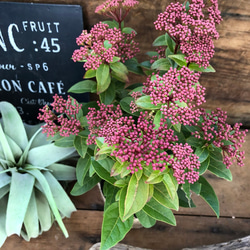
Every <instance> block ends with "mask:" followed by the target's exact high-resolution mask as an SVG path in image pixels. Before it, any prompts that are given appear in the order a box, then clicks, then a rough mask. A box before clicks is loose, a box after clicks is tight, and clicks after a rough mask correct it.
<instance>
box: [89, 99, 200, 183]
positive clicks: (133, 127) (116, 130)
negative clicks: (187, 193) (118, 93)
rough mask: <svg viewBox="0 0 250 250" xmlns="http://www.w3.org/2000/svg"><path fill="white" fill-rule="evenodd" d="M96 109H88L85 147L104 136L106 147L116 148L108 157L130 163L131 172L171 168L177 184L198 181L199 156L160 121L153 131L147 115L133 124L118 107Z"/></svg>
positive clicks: (150, 120)
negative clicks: (87, 137)
mask: <svg viewBox="0 0 250 250" xmlns="http://www.w3.org/2000/svg"><path fill="white" fill-rule="evenodd" d="M99 106H100V110H95V109H94V108H90V111H89V113H88V115H87V118H88V123H89V128H90V135H89V139H88V144H91V143H93V140H94V139H95V138H96V137H105V142H106V143H107V144H108V145H110V146H115V149H114V151H113V152H112V153H111V155H112V156H115V157H116V158H118V159H119V160H120V161H122V162H129V166H128V169H129V170H131V173H135V172H137V171H138V170H140V169H143V168H144V167H146V166H150V167H152V169H153V170H161V171H164V170H165V169H166V168H173V170H174V176H175V177H176V179H177V181H178V182H179V183H185V180H187V181H188V182H189V183H194V182H195V181H197V180H198V178H199V173H198V172H197V169H199V166H200V163H199V161H198V157H196V155H194V154H193V150H192V149H191V147H190V146H188V145H187V144H185V145H182V144H177V143H176V141H177V140H178V138H177V136H175V135H174V131H173V130H172V129H168V128H167V124H165V123H163V122H161V126H160V127H159V128H158V129H154V125H153V119H152V118H151V116H150V115H149V114H148V113H147V112H145V113H141V114H140V116H139V118H138V120H137V121H135V120H134V119H133V118H132V117H127V116H122V113H121V110H120V107H119V106H118V107H117V108H116V110H114V107H113V106H112V105H108V106H106V107H105V105H103V104H99ZM112 109H113V111H112ZM167 151H169V152H173V153H170V154H169V153H167Z"/></svg>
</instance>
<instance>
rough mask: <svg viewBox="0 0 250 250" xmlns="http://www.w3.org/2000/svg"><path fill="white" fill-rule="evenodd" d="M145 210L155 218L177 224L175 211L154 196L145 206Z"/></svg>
mask: <svg viewBox="0 0 250 250" xmlns="http://www.w3.org/2000/svg"><path fill="white" fill-rule="evenodd" d="M143 211H144V212H145V213H146V214H147V215H149V216H150V217H152V218H153V219H155V220H159V221H163V222H165V223H167V224H170V225H173V226H175V225H176V220H175V217H174V214H173V212H172V211H171V210H170V209H169V208H167V207H165V206H163V205H161V204H160V203H159V202H157V201H156V200H155V199H154V198H151V200H150V201H149V202H148V203H147V204H146V205H145V206H144V208H143Z"/></svg>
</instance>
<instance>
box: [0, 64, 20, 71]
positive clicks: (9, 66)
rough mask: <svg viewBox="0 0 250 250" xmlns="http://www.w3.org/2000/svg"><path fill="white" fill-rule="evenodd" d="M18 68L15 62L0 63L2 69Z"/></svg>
mask: <svg viewBox="0 0 250 250" xmlns="http://www.w3.org/2000/svg"><path fill="white" fill-rule="evenodd" d="M1 69H3V70H16V67H15V65H13V64H0V70H1Z"/></svg>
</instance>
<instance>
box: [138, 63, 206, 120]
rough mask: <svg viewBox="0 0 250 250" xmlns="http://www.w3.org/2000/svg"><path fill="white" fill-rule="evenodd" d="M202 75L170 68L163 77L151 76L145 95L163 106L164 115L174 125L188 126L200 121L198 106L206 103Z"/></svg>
mask: <svg viewBox="0 0 250 250" xmlns="http://www.w3.org/2000/svg"><path fill="white" fill-rule="evenodd" d="M199 77H200V73H195V72H193V71H191V70H190V69H188V68H187V67H182V68H181V69H180V70H177V69H173V68H170V69H169V71H168V72H167V73H165V74H164V75H163V76H159V75H158V74H156V75H153V77H152V76H150V77H149V78H148V79H147V82H146V83H144V91H143V92H144V93H145V94H146V95H149V96H150V97H151V101H152V104H154V105H157V104H162V107H161V111H162V114H163V115H165V116H166V117H168V118H169V119H171V122H172V123H173V124H176V123H182V124H184V125H188V124H190V123H193V122H197V121H198V120H199V116H200V112H199V110H193V109H194V108H195V107H196V106H199V105H201V104H202V103H204V102H205V88H204V87H202V86H201V85H200V84H199V83H198V81H199Z"/></svg>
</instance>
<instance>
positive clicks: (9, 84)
mask: <svg viewBox="0 0 250 250" xmlns="http://www.w3.org/2000/svg"><path fill="white" fill-rule="evenodd" d="M2 90H5V91H7V92H10V91H14V92H22V86H21V83H20V81H19V80H10V81H8V80H7V79H2V80H1V82H0V91H2Z"/></svg>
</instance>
